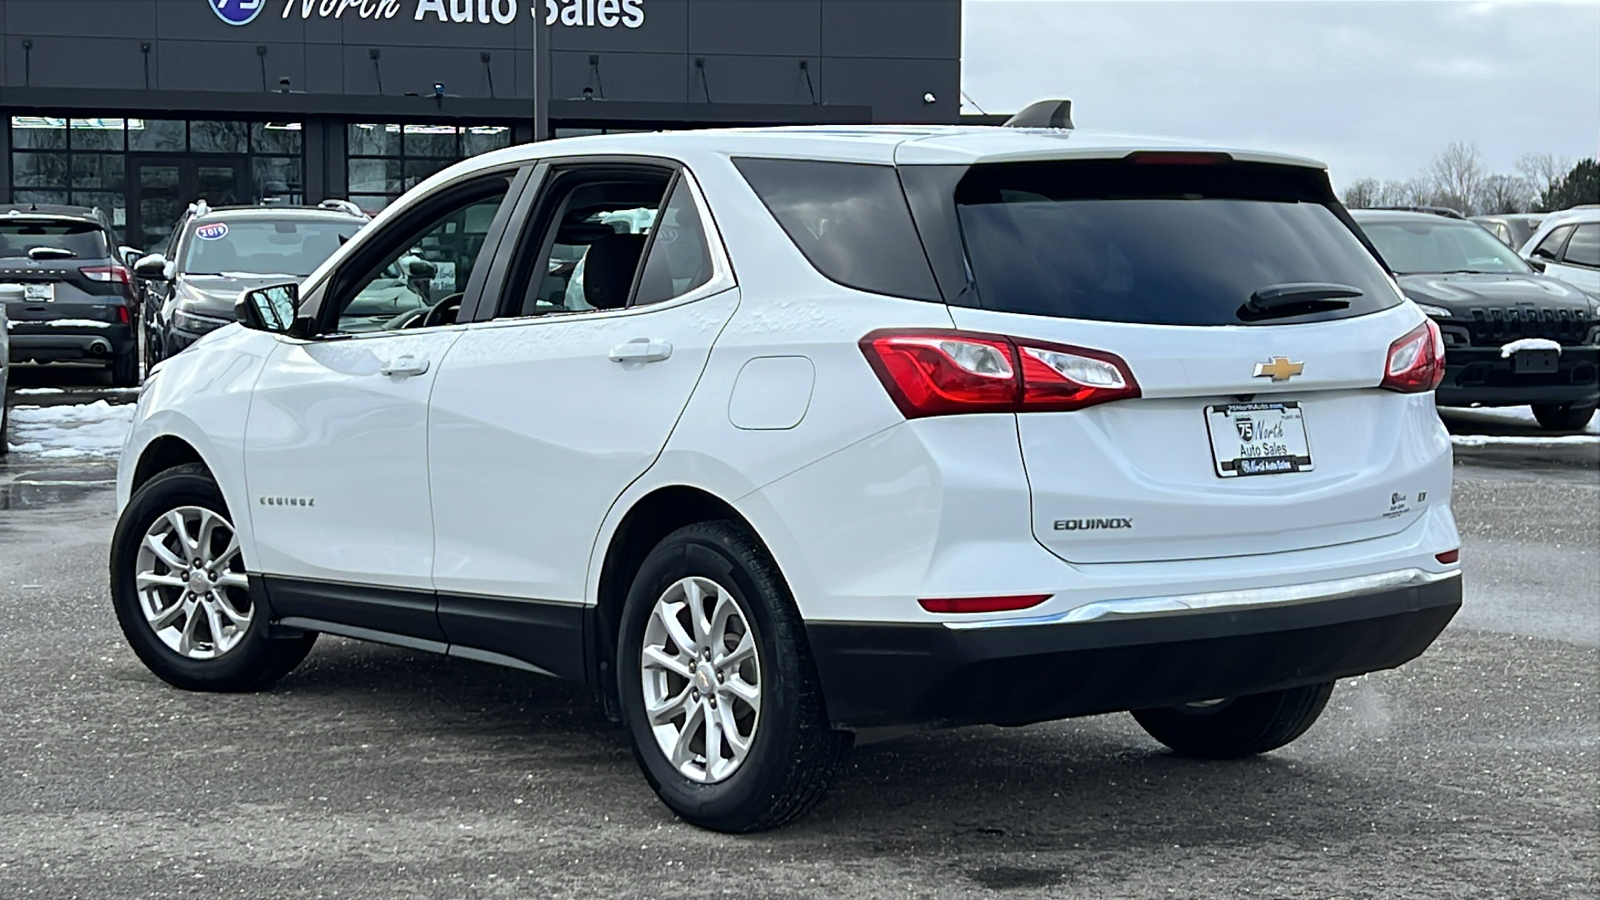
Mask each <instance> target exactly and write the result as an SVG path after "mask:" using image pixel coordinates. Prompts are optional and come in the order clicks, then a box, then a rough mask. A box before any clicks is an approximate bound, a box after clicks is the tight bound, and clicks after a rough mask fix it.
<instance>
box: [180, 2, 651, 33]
mask: <svg viewBox="0 0 1600 900" xmlns="http://www.w3.org/2000/svg"><path fill="white" fill-rule="evenodd" d="M208 2H210V4H211V9H212V10H213V11H214V12H216V14H217V15H219V16H221V17H222V20H223V21H224V22H227V23H228V24H229V25H247V24H249V23H250V22H251V21H253V20H254V19H255V17H256V16H257V15H260V13H261V8H262V7H263V6H265V5H266V3H267V0H208ZM414 2H415V4H416V5H415V7H414V13H413V15H412V16H411V18H412V20H413V21H417V22H424V21H426V22H432V21H439V22H458V23H466V22H477V23H479V24H482V25H488V24H490V23H494V24H497V25H510V24H512V23H513V22H515V21H517V15H518V11H519V10H521V9H522V8H523V5H522V4H523V2H524V0H414ZM526 2H527V4H528V5H527V10H528V15H529V16H532V17H533V18H534V19H538V18H540V15H539V13H540V10H541V8H542V9H543V12H544V16H543V18H544V24H546V25H563V26H568V27H574V28H589V27H600V28H615V27H617V26H618V25H621V26H623V27H624V28H638V27H640V26H642V25H644V4H645V0H542V4H541V0H526ZM405 3H406V0H284V3H283V16H282V17H283V18H285V19H288V18H292V17H294V16H296V15H298V16H299V17H300V18H301V19H318V18H320V19H343V18H345V17H346V16H347V15H348V16H349V17H350V18H353V19H394V18H398V17H399V16H400V10H401V8H402V6H404V5H405Z"/></svg>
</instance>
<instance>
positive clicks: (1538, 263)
mask: <svg viewBox="0 0 1600 900" xmlns="http://www.w3.org/2000/svg"><path fill="white" fill-rule="evenodd" d="M1526 262H1527V263H1528V265H1530V266H1533V270H1534V271H1535V272H1543V271H1544V267H1545V262H1544V260H1542V259H1530V260H1526Z"/></svg>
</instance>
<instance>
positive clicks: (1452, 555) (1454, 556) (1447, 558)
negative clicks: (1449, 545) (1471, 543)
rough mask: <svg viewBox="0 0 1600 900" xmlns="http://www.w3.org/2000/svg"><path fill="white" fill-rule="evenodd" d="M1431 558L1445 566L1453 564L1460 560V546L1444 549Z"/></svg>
mask: <svg viewBox="0 0 1600 900" xmlns="http://www.w3.org/2000/svg"><path fill="white" fill-rule="evenodd" d="M1433 558H1434V559H1437V560H1438V561H1439V562H1442V563H1444V564H1445V565H1447V566H1449V565H1454V564H1455V563H1458V562H1461V548H1460V547H1457V548H1456V549H1454V550H1446V551H1445V552H1443V553H1435V554H1434V555H1433Z"/></svg>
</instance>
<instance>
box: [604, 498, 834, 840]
mask: <svg viewBox="0 0 1600 900" xmlns="http://www.w3.org/2000/svg"><path fill="white" fill-rule="evenodd" d="M696 600H698V605H699V608H700V609H701V611H702V614H703V615H704V616H705V617H704V619H702V620H701V622H702V624H704V625H707V626H710V627H709V628H707V629H704V630H702V629H701V628H700V627H699V625H696V624H695V623H694V622H693V621H688V622H686V621H685V619H686V618H688V616H689V612H688V611H689V609H690V608H691V605H693V604H694V603H696ZM708 607H709V609H708ZM669 617H670V618H671V619H673V620H674V621H675V622H676V623H677V628H678V629H680V631H678V632H676V633H677V635H678V637H679V638H682V639H683V643H684V644H687V645H689V646H681V645H678V644H677V642H676V641H674V639H673V638H672V636H671V635H672V634H673V632H672V631H671V630H670V628H669V627H668V625H667V619H668V618H669ZM719 623H720V624H719ZM747 642H748V643H747ZM617 646H618V651H617V656H618V664H617V667H616V668H617V678H618V696H619V698H620V699H621V702H622V711H623V720H624V722H625V723H626V725H627V728H628V730H629V733H630V735H631V736H632V738H633V748H634V755H635V757H636V758H637V760H638V762H639V767H640V769H642V770H643V772H644V776H645V778H646V779H647V780H648V781H649V782H650V786H651V787H652V788H654V789H655V792H656V795H657V796H658V797H660V798H661V801H662V802H663V803H665V804H666V805H667V806H668V807H669V808H670V809H671V810H672V811H673V812H675V813H677V814H678V815H679V816H681V817H682V818H683V819H684V820H686V821H688V822H690V823H692V824H695V825H698V826H700V827H702V828H709V829H712V830H714V831H723V832H735V833H740V832H753V831H763V830H766V829H770V828H776V827H779V826H781V825H784V824H786V823H788V822H790V821H793V820H794V819H796V818H799V817H800V816H802V815H804V814H805V813H806V812H808V811H810V810H811V808H812V807H814V806H815V805H816V804H817V802H818V801H819V800H821V799H822V796H823V794H824V793H826V791H827V789H828V787H829V786H830V785H831V784H832V782H833V779H834V776H835V774H836V773H837V772H838V769H839V765H840V762H841V761H842V759H843V758H844V755H845V753H846V752H848V750H849V749H850V745H851V743H852V742H853V740H854V737H853V736H852V735H851V734H849V733H847V732H840V731H834V730H833V729H832V727H831V726H830V725H829V721H828V716H827V711H826V708H825V706H824V703H823V697H822V688H821V685H820V683H819V681H818V678H817V674H816V669H815V667H814V666H813V664H812V661H811V656H810V651H809V648H808V645H807V642H806V635H805V624H804V622H803V621H802V620H801V618H800V614H799V612H798V610H797V609H796V608H795V605H794V600H793V598H792V597H791V596H790V594H789V589H788V586H787V584H786V583H785V581H784V579H783V576H782V574H781V573H780V572H779V571H778V568H777V566H776V564H775V563H774V562H773V561H772V559H771V557H770V556H769V555H768V554H767V552H766V550H765V549H764V548H763V547H762V546H761V545H760V544H759V543H758V542H757V541H756V540H755V538H754V537H753V536H752V535H750V533H749V532H748V531H746V530H745V529H743V528H741V527H739V526H737V525H735V524H733V523H731V522H726V521H717V522H706V523H701V524H696V525H690V526H687V527H684V528H680V529H678V530H677V531H674V532H672V533H671V534H669V535H668V536H667V537H666V538H665V539H663V540H662V541H661V543H659V544H658V545H657V546H656V547H655V549H654V550H652V551H651V552H650V554H649V555H648V556H646V557H645V559H644V562H643V563H642V564H641V565H640V567H639V570H638V573H637V574H636V576H635V577H634V581H633V585H632V587H631V589H630V590H629V592H628V598H627V601H626V604H625V605H624V607H623V612H622V627H621V634H620V639H619V642H618V645H617ZM647 647H648V648H651V650H652V651H653V652H654V653H655V654H656V655H655V656H653V658H652V663H651V664H650V666H648V667H647V666H646V664H645V660H644V656H645V653H646V649H647ZM708 647H720V649H714V650H712V653H713V657H714V658H713V659H711V660H705V659H704V658H703V657H704V653H703V651H704V650H706V649H707V648H708ZM669 648H670V649H669ZM697 648H698V649H697ZM752 650H753V653H752V652H751V651H752ZM662 656H670V657H672V658H673V659H674V660H675V665H678V666H681V667H682V671H685V672H687V671H695V675H694V677H688V678H686V677H683V676H682V675H681V674H677V673H674V672H672V671H669V670H668V669H667V668H666V667H664V666H662V665H661V664H660V663H659V662H657V660H659V659H660V658H661V657H662ZM740 657H744V658H743V659H740ZM718 659H727V660H729V661H730V663H731V664H730V665H729V666H727V667H723V666H720V665H714V663H716V661H717V660H718ZM684 660H692V661H693V665H695V666H699V665H700V664H701V663H702V662H704V664H705V666H704V668H700V669H698V670H692V669H690V667H689V665H688V664H686V663H685V661H684ZM713 673H716V675H717V676H718V677H715V679H713ZM721 675H726V680H725V681H724V679H723V678H722V677H720V676H721ZM752 679H753V681H754V684H753V685H752ZM696 686H698V688H697V687H696ZM697 689H706V690H705V693H704V694H696V693H695V691H696V690H697ZM647 693H650V694H652V696H654V697H655V698H657V699H658V700H659V698H661V697H665V696H676V697H678V698H680V699H681V700H683V702H679V703H673V702H670V701H669V702H659V703H657V704H656V705H657V708H658V709H666V708H668V707H674V708H676V710H677V714H678V716H679V721H677V722H674V721H671V720H670V719H666V718H664V716H665V715H666V714H662V715H658V717H657V719H656V720H655V722H654V723H652V720H651V717H650V714H649V712H647V709H646V695H647ZM746 696H753V697H754V698H755V699H756V700H757V704H755V705H754V706H752V705H751V704H750V703H748V702H747V701H746V700H745V699H744V698H745V697H746ZM719 699H720V701H721V702H720V703H718V700H719ZM696 716H699V720H698V721H699V725H698V726H696V725H695V724H694V721H695V717H696ZM708 716H709V717H711V719H708V718H707V717H708ZM710 721H716V722H717V723H718V728H717V730H716V732H715V734H716V735H717V737H716V739H715V745H716V750H715V756H716V759H715V760H713V759H712V754H711V753H707V752H706V748H707V746H709V745H711V744H712V743H713V739H712V738H711V736H710V734H711V730H710V725H709V722H710ZM686 726H687V728H686ZM746 727H747V728H748V733H747V732H746V731H745V730H744V729H745V728H746ZM725 728H726V729H732V734H731V736H729V734H728V733H727V732H725V731H724V729H725ZM685 730H688V731H689V733H690V734H689V737H688V738H687V739H681V740H678V741H674V740H673V739H672V733H674V732H675V733H677V734H680V735H681V734H682V733H683V731H685ZM696 735H698V744H699V750H698V751H695V749H694V744H695V740H694V739H695V737H696ZM741 740H742V741H743V743H744V745H745V749H744V750H743V756H742V757H740V756H739V753H740V751H739V750H738V749H737V747H736V745H737V744H738V743H739V742H740V741H741ZM668 744H672V748H669V747H668ZM680 747H681V748H682V749H683V751H684V752H683V753H682V754H680V756H681V762H680V763H678V764H675V763H674V762H673V761H672V759H671V756H670V755H669V754H672V753H674V750H675V749H677V748H680ZM735 757H738V761H737V762H734V761H732V760H733V758H735ZM686 770H687V771H686Z"/></svg>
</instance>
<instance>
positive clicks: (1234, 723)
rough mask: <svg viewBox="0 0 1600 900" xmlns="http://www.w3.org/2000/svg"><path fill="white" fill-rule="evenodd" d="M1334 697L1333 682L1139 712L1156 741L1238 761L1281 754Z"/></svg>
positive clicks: (1196, 753) (1137, 715) (1207, 756)
mask: <svg viewBox="0 0 1600 900" xmlns="http://www.w3.org/2000/svg"><path fill="white" fill-rule="evenodd" d="M1332 693H1333V682H1331V681H1329V682H1325V683H1323V684H1311V685H1306V686H1305V687H1298V688H1289V689H1288V690H1282V691H1269V692H1267V693H1265V694H1249V695H1246V696H1243V697H1233V698H1230V699H1227V700H1219V701H1209V702H1207V703H1191V704H1185V705H1183V706H1175V707H1162V708H1157V709H1136V710H1134V711H1133V717H1134V719H1136V720H1138V722H1139V724H1140V725H1141V726H1142V727H1143V728H1144V730H1145V731H1146V732H1148V733H1149V734H1150V736H1151V737H1153V738H1155V739H1156V740H1158V741H1160V742H1161V743H1163V744H1166V745H1167V746H1168V747H1170V748H1172V750H1174V751H1175V752H1177V753H1180V754H1182V755H1184V756H1198V757H1202V758H1205V759H1235V758H1238V757H1241V756H1253V755H1255V754H1257V753H1266V752H1267V751H1269V750H1276V749H1278V748H1279V747H1282V746H1283V745H1285V744H1287V743H1289V742H1290V741H1292V740H1294V739H1295V738H1297V737H1299V736H1300V735H1302V734H1305V733H1306V730H1307V729H1309V728H1310V727H1311V726H1312V724H1313V723H1315V722H1316V721H1317V717H1318V716H1320V715H1322V709H1323V707H1324V706H1326V705H1327V704H1328V697H1329V696H1330V695H1331V694H1332Z"/></svg>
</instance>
